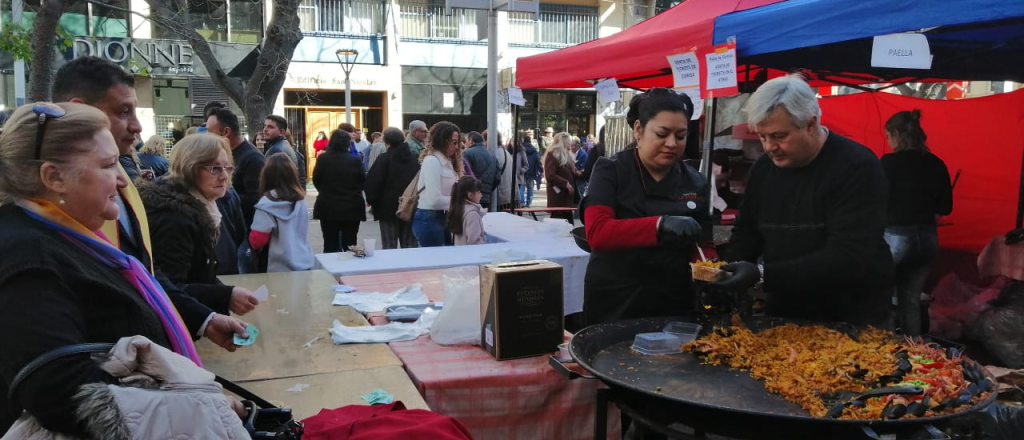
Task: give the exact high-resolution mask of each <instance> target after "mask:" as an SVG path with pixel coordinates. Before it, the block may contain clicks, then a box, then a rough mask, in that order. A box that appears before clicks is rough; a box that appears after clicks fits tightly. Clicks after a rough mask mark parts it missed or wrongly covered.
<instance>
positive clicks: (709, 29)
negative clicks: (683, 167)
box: [516, 0, 781, 89]
mask: <svg viewBox="0 0 1024 440" xmlns="http://www.w3.org/2000/svg"><path fill="white" fill-rule="evenodd" d="M779 1H781V0H734V1H726V0H688V1H686V2H684V3H682V4H680V5H678V6H676V7H673V8H672V9H669V10H667V11H665V12H663V13H661V14H658V15H656V16H654V17H652V18H650V19H648V20H645V21H644V22H642V23H640V24H637V25H636V26H633V27H631V28H629V29H626V30H624V31H622V32H619V33H617V34H614V35H611V36H608V37H605V38H600V39H597V40H593V41H589V42H586V43H583V44H579V45H576V46H573V47H569V48H565V49H562V50H557V51H554V52H548V53H545V54H541V55H535V56H531V57H526V58H520V59H519V60H518V61H517V62H516V86H517V87H519V88H523V89H536V88H587V87H592V86H593V84H592V83H590V82H588V81H586V79H599V78H612V77H614V78H616V79H617V80H618V83H619V86H620V87H633V88H637V89H646V88H649V87H658V86H661V87H664V86H666V85H668V86H671V85H672V78H671V76H668V73H669V69H668V61H667V60H666V59H665V57H664V56H651V54H665V55H671V54H676V53H682V52H688V51H690V50H692V49H693V48H695V47H697V48H707V47H710V46H711V45H712V37H713V36H714V35H713V34H714V30H715V18H716V17H718V16H720V15H722V14H727V13H730V12H734V11H742V10H745V9H750V8H756V7H758V6H763V5H767V4H771V3H777V2H779ZM594 60H614V61H601V62H598V63H595V62H594ZM582 65H586V66H587V69H586V70H587V72H586V75H585V76H586V78H582V79H581V78H580V76H581V75H580V66H582ZM741 69H742V66H741ZM740 75H741V76H742V75H743V72H740Z"/></svg>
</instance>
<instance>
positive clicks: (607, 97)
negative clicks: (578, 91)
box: [594, 78, 622, 102]
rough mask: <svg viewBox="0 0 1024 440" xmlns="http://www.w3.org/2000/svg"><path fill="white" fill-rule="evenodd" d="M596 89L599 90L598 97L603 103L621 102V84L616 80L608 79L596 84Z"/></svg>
mask: <svg viewBox="0 0 1024 440" xmlns="http://www.w3.org/2000/svg"><path fill="white" fill-rule="evenodd" d="M594 88H595V89H597V95H598V96H600V97H601V101H603V102H615V101H621V100H622V95H621V94H619V82H618V81H616V80H615V78H608V79H606V80H604V81H601V82H598V83H597V84H594Z"/></svg>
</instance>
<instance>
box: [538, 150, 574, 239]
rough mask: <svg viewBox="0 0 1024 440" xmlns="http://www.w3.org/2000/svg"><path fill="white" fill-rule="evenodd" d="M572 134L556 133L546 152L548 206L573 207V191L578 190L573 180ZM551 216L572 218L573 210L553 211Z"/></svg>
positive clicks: (545, 176) (545, 177)
mask: <svg viewBox="0 0 1024 440" xmlns="http://www.w3.org/2000/svg"><path fill="white" fill-rule="evenodd" d="M571 143H572V136H571V135H570V134H569V133H566V132H564V131H563V132H561V133H558V134H556V135H555V136H554V137H553V138H552V141H551V145H550V146H548V151H547V153H545V154H544V179H545V180H547V182H548V188H547V195H548V208H571V207H572V206H573V193H574V191H575V190H576V189H575V188H573V186H572V182H573V181H574V179H576V165H575V164H574V159H573V157H572V152H571V151H570V150H569V146H570V145H571ZM551 218H564V219H566V220H570V221H571V220H572V213H571V212H553V213H551Z"/></svg>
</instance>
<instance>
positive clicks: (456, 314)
mask: <svg viewBox="0 0 1024 440" xmlns="http://www.w3.org/2000/svg"><path fill="white" fill-rule="evenodd" d="M441 279H442V282H443V284H444V308H443V309H441V312H440V313H438V315H437V318H436V319H435V320H434V324H433V325H431V326H430V339H433V340H434V342H436V343H438V344H441V345H480V268H479V267H477V266H463V267H456V268H452V269H448V270H446V271H444V273H443V274H442V275H441Z"/></svg>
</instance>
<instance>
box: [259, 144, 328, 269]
mask: <svg viewBox="0 0 1024 440" xmlns="http://www.w3.org/2000/svg"><path fill="white" fill-rule="evenodd" d="M260 194H262V195H263V196H262V198H260V201H259V202H258V203H256V216H255V218H253V221H252V228H251V229H252V232H250V233H249V243H250V245H251V246H252V248H253V249H256V250H259V249H261V248H263V247H264V246H266V245H268V244H269V245H270V250H269V252H268V254H267V272H291V271H297V270H310V269H312V268H313V249H312V248H310V246H309V240H308V238H307V237H308V235H309V208H308V207H307V206H306V189H305V188H303V187H302V185H300V184H299V169H298V167H296V166H295V162H292V161H291V160H289V157H288V156H287V155H285V154H283V153H276V154H273V155H271V156H269V157H267V163H266V165H264V166H263V172H262V173H261V174H260Z"/></svg>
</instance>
